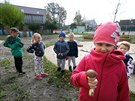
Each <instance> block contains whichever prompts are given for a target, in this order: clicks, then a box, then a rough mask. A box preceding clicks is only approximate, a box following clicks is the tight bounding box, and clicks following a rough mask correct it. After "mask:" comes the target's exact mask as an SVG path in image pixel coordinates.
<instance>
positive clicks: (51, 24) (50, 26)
mask: <svg viewBox="0 0 135 101" xmlns="http://www.w3.org/2000/svg"><path fill="white" fill-rule="evenodd" d="M57 25H58V24H57V22H56V21H52V22H49V21H46V22H45V25H44V28H45V29H48V30H50V31H51V33H53V30H55V29H57V28H58V26H57Z"/></svg>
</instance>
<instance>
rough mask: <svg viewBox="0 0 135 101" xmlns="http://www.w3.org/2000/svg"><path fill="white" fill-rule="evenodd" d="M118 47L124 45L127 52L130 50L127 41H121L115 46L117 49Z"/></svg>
mask: <svg viewBox="0 0 135 101" xmlns="http://www.w3.org/2000/svg"><path fill="white" fill-rule="evenodd" d="M120 45H124V46H126V47H128V50H130V43H129V42H128V41H121V42H119V43H118V44H117V46H118V47H119V46H120Z"/></svg>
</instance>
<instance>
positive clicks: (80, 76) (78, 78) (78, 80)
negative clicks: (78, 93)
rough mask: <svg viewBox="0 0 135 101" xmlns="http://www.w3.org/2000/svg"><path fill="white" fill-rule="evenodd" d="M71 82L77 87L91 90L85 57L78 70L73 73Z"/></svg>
mask: <svg viewBox="0 0 135 101" xmlns="http://www.w3.org/2000/svg"><path fill="white" fill-rule="evenodd" d="M70 80H71V83H72V84H73V85H74V86H75V87H85V88H87V89H88V88H89V86H88V81H87V76H86V72H85V57H84V58H83V59H82V60H81V61H80V63H79V64H78V66H77V68H76V69H75V70H74V71H73V72H72V75H71V77H70Z"/></svg>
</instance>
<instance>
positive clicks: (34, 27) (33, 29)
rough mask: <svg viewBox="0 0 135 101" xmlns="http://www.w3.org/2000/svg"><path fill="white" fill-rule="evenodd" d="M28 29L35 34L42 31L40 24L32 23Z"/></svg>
mask: <svg viewBox="0 0 135 101" xmlns="http://www.w3.org/2000/svg"><path fill="white" fill-rule="evenodd" d="M28 28H29V29H30V30H31V31H33V32H37V31H38V30H39V29H40V24H39V23H30V24H29V25H28Z"/></svg>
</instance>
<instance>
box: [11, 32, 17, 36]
mask: <svg viewBox="0 0 135 101" xmlns="http://www.w3.org/2000/svg"><path fill="white" fill-rule="evenodd" d="M10 35H11V36H18V32H15V31H10Z"/></svg>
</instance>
